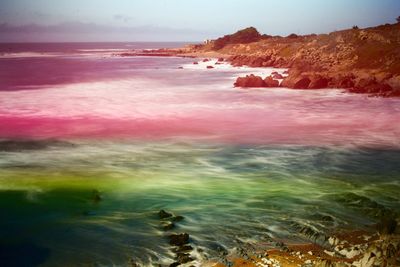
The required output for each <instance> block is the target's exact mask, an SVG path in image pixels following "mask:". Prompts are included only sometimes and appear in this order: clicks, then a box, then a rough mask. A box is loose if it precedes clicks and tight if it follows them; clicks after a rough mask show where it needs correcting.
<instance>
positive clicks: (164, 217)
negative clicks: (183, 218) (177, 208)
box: [158, 210, 173, 219]
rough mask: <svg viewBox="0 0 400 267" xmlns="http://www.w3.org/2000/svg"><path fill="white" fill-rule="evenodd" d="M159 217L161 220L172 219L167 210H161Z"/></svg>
mask: <svg viewBox="0 0 400 267" xmlns="http://www.w3.org/2000/svg"><path fill="white" fill-rule="evenodd" d="M158 216H159V217H160V219H166V218H170V217H172V216H173V215H172V213H169V212H166V211H165V210H160V211H159V212H158Z"/></svg>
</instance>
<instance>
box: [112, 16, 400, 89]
mask: <svg viewBox="0 0 400 267" xmlns="http://www.w3.org/2000/svg"><path fill="white" fill-rule="evenodd" d="M399 33H400V23H397V24H386V25H380V26H376V27H370V28H366V29H358V28H353V29H348V30H341V31H337V32H332V33H329V34H319V35H316V34H311V35H304V36H298V35H296V34H291V35H289V36H287V37H281V36H269V35H261V34H260V33H258V31H257V30H256V29H255V28H253V27H250V28H246V29H243V30H240V31H238V32H236V33H234V34H230V35H225V36H224V37H221V38H218V39H216V40H211V41H207V42H205V43H204V44H197V45H187V46H185V47H182V48H174V49H169V48H163V49H153V50H146V51H141V52H132V53H123V54H120V55H119V56H137V55H141V56H166V57H167V56H178V57H191V58H221V59H223V60H224V61H226V62H229V63H230V64H231V65H233V66H248V67H270V68H286V69H289V73H288V74H289V75H288V77H285V79H284V80H283V81H282V83H281V84H280V85H279V87H284V88H290V89H307V90H317V89H328V88H341V89H344V90H346V91H347V92H350V93H357V94H367V95H369V96H374V97H400V65H399V64H400V63H399V62H400V34H399ZM238 78H242V81H246V82H245V83H244V84H239V85H238V86H237V87H276V86H272V85H275V84H276V83H275V82H273V80H274V78H273V77H256V78H257V79H258V80H260V79H261V80H264V83H260V82H254V77H248V76H247V77H238Z"/></svg>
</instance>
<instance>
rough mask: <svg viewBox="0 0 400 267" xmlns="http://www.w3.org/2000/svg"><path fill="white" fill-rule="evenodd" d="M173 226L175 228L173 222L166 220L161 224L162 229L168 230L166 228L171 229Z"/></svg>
mask: <svg viewBox="0 0 400 267" xmlns="http://www.w3.org/2000/svg"><path fill="white" fill-rule="evenodd" d="M174 228H175V224H174V223H172V222H166V223H163V224H162V229H163V230H164V231H168V230H171V229H174Z"/></svg>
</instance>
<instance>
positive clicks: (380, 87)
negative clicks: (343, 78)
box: [349, 77, 393, 96]
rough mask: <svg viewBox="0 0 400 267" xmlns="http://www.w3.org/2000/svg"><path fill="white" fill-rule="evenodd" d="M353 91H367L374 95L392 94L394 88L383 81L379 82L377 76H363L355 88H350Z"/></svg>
mask: <svg viewBox="0 0 400 267" xmlns="http://www.w3.org/2000/svg"><path fill="white" fill-rule="evenodd" d="M349 91H350V92H353V93H359V94H363V93H367V94H372V95H382V96H383V95H390V94H391V93H392V91H393V88H392V87H391V86H390V85H388V84H386V83H383V82H378V81H377V80H376V79H375V77H373V78H362V79H360V80H359V81H358V82H357V83H356V84H355V85H354V87H353V88H350V89H349Z"/></svg>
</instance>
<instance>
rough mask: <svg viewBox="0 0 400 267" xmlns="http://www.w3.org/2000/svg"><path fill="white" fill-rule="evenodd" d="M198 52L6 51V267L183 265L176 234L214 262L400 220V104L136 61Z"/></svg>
mask: <svg viewBox="0 0 400 267" xmlns="http://www.w3.org/2000/svg"><path fill="white" fill-rule="evenodd" d="M183 45H184V43H146V42H142V43H139V42H137V43H31V44H29V43H15V44H4V43H3V44H0V265H1V266H136V265H133V264H138V265H140V266H169V264H171V263H173V262H174V261H175V260H176V259H175V257H176V254H175V253H174V249H173V247H172V246H171V244H170V237H169V236H170V235H172V234H174V233H175V234H180V233H187V234H189V244H190V246H191V247H192V250H191V252H190V255H191V257H192V258H193V261H192V262H189V263H187V264H186V265H185V264H183V265H181V266H202V264H203V263H204V262H207V261H215V262H218V261H220V262H223V261H224V260H225V259H224V258H225V257H226V255H229V254H231V253H234V251H238V250H240V249H242V250H249V251H250V250H251V251H252V252H262V251H264V250H265V249H268V248H274V247H279V246H281V245H282V243H285V244H290V243H296V244H301V243H311V242H316V243H319V244H324V242H326V238H327V237H329V235H330V234H332V233H337V232H339V231H349V232H351V231H354V230H365V231H374V229H375V224H376V223H377V222H379V220H380V218H382V217H383V216H386V215H388V214H391V215H394V216H398V214H399V212H400V205H399V204H400V203H399V201H400V123H399V122H400V99H399V98H377V97H369V96H368V95H362V94H351V93H347V92H344V91H343V90H342V89H335V88H333V89H324V90H292V89H286V88H262V89H257V88H253V89H242V88H235V87H234V86H233V83H234V82H235V79H236V78H237V77H239V76H244V75H248V74H251V73H254V74H258V75H263V76H267V75H269V74H270V73H272V72H274V71H277V72H280V73H283V72H284V71H285V69H272V68H248V67H232V66H230V65H229V64H228V63H222V64H215V63H216V59H210V60H209V61H206V62H203V58H182V57H155V56H151V57H145V56H131V57H130V56H124V57H122V56H120V54H121V53H126V52H132V51H137V50H144V49H155V48H171V47H181V46H183ZM193 62H198V64H193ZM207 66H213V68H207ZM160 210H165V211H166V212H168V213H171V214H174V215H175V216H178V215H179V216H182V217H183V219H182V220H179V221H175V222H173V225H172V226H171V225H170V226H171V227H172V229H169V228H170V227H166V225H167V224H168V222H167V221H168V219H167V220H166V219H161V218H160V216H159V211H160ZM167 228H168V229H167Z"/></svg>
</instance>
